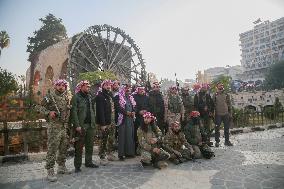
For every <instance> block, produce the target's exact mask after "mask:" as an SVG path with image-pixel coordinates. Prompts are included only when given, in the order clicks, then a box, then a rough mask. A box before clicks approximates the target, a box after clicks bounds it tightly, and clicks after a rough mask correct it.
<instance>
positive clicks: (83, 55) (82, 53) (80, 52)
mask: <svg viewBox="0 0 284 189" xmlns="http://www.w3.org/2000/svg"><path fill="white" fill-rule="evenodd" d="M76 50H77V51H78V52H79V54H80V55H81V56H82V57H83V58H85V59H86V60H87V61H88V62H89V63H90V64H91V65H92V66H93V67H95V68H96V69H98V66H96V65H95V64H93V62H92V61H91V60H90V59H89V58H88V57H87V56H86V55H85V53H84V52H83V51H81V50H80V49H79V48H78V47H76Z"/></svg>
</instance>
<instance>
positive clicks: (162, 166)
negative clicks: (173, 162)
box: [156, 161, 168, 169]
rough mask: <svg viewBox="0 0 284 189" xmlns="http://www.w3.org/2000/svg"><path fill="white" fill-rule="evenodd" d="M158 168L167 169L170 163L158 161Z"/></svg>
mask: <svg viewBox="0 0 284 189" xmlns="http://www.w3.org/2000/svg"><path fill="white" fill-rule="evenodd" d="M156 167H157V168H158V169H165V168H167V167H168V163H167V162H165V161H158V162H157V164H156Z"/></svg>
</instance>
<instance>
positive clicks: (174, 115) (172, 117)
mask: <svg viewBox="0 0 284 189" xmlns="http://www.w3.org/2000/svg"><path fill="white" fill-rule="evenodd" d="M180 119H181V113H172V112H170V111H169V112H168V115H167V122H168V125H169V126H171V124H172V123H173V122H175V121H177V122H180V121H181V120H180Z"/></svg>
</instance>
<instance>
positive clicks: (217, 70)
mask: <svg viewBox="0 0 284 189" xmlns="http://www.w3.org/2000/svg"><path fill="white" fill-rule="evenodd" d="M242 73H243V70H242V67H241V66H240V65H237V66H229V65H228V66H226V67H214V68H208V69H207V70H204V77H206V79H207V80H208V81H209V82H211V81H213V80H214V79H216V78H218V77H219V76H222V75H225V76H230V77H231V78H232V80H238V79H240V77H239V75H241V74H242Z"/></svg>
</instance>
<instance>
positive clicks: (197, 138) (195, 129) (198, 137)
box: [184, 120, 204, 145]
mask: <svg viewBox="0 0 284 189" xmlns="http://www.w3.org/2000/svg"><path fill="white" fill-rule="evenodd" d="M203 132H204V130H203V127H202V126H201V125H200V124H193V122H192V121H191V120H190V121H189V122H188V123H187V124H186V126H185V127H184V134H185V138H186V140H187V142H188V143H190V144H192V145H198V144H199V143H200V142H202V135H203Z"/></svg>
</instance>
